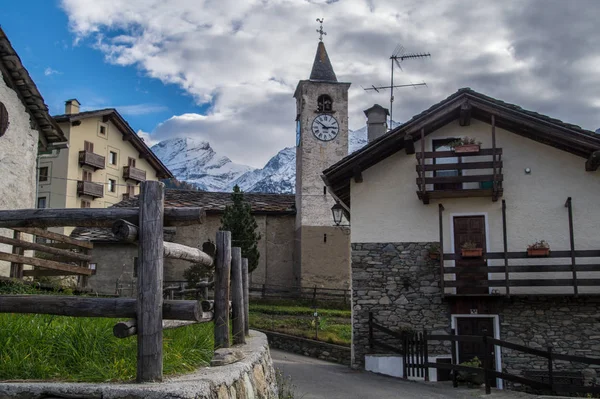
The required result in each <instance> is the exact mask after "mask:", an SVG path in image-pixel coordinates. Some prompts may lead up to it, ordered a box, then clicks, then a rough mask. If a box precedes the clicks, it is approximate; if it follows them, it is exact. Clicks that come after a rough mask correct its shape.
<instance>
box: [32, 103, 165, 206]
mask: <svg viewBox="0 0 600 399" xmlns="http://www.w3.org/2000/svg"><path fill="white" fill-rule="evenodd" d="M79 106H80V103H79V101H77V100H76V99H72V100H68V101H67V102H66V107H65V114H63V115H57V116H54V120H55V121H56V122H57V123H58V125H59V126H60V128H61V129H62V130H63V132H64V133H65V135H66V137H67V139H68V142H69V146H68V148H67V149H63V150H61V151H60V152H56V151H54V152H53V151H50V152H46V153H41V154H40V155H39V159H38V194H37V207H38V208H80V207H81V208H106V207H109V206H111V205H113V204H116V203H117V202H120V201H121V200H123V199H125V198H128V197H130V196H133V195H137V194H139V183H140V182H142V181H145V180H159V179H165V178H172V177H173V175H172V174H171V172H170V171H169V170H168V169H167V168H166V166H165V165H163V163H162V162H161V161H160V160H159V159H158V158H157V157H156V155H154V153H153V152H152V151H151V150H150V148H148V146H147V145H146V143H144V140H143V139H141V138H140V137H139V136H138V135H137V134H136V133H135V131H134V130H133V129H132V128H131V127H130V126H129V124H128V123H127V122H126V121H125V120H124V119H123V117H122V116H121V115H120V114H119V113H118V112H117V110H115V109H114V108H107V109H101V110H95V111H86V112H79Z"/></svg>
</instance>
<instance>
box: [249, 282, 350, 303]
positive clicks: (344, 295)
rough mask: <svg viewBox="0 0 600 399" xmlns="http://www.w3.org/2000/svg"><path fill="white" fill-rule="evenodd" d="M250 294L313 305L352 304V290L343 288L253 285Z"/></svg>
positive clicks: (256, 296) (257, 296)
mask: <svg viewBox="0 0 600 399" xmlns="http://www.w3.org/2000/svg"><path fill="white" fill-rule="evenodd" d="M249 290H250V294H251V295H252V296H253V297H255V298H274V299H275V298H277V299H303V300H310V301H312V302H313V303H315V302H317V301H324V302H340V303H344V304H349V303H350V290H349V289H341V288H322V287H317V286H316V285H315V286H313V287H290V286H284V285H274V284H251V285H250V289H249Z"/></svg>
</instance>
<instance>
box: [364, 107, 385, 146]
mask: <svg viewBox="0 0 600 399" xmlns="http://www.w3.org/2000/svg"><path fill="white" fill-rule="evenodd" d="M389 114H390V112H389V111H388V109H387V108H383V107H382V106H381V105H379V104H375V105H373V106H372V107H371V108H369V109H367V110H365V115H366V116H367V137H368V140H369V143H370V142H371V141H373V140H375V139H377V138H378V137H381V136H383V135H384V134H385V133H386V132H387V116H388V115H389Z"/></svg>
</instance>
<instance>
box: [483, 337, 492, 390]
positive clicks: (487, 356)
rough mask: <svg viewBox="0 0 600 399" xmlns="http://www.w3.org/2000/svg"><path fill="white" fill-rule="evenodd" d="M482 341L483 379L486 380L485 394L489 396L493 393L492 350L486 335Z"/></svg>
mask: <svg viewBox="0 0 600 399" xmlns="http://www.w3.org/2000/svg"><path fill="white" fill-rule="evenodd" d="M482 341H483V350H484V352H483V355H484V356H483V378H484V380H485V394H486V395H489V394H490V393H491V392H492V391H491V384H490V382H491V381H490V368H491V367H492V366H491V361H490V360H491V353H492V351H491V349H490V345H489V344H488V337H487V335H484V336H483V337H482Z"/></svg>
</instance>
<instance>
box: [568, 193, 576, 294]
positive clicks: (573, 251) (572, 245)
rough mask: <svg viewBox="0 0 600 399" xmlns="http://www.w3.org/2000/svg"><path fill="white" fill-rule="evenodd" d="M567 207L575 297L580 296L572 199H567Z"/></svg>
mask: <svg viewBox="0 0 600 399" xmlns="http://www.w3.org/2000/svg"><path fill="white" fill-rule="evenodd" d="M565 206H566V207H567V208H568V209H569V239H570V241H571V270H572V271H573V292H574V294H575V296H577V295H579V288H578V287H577V264H576V262H575V235H574V233H573V204H572V201H571V197H569V198H567V202H566V203H565Z"/></svg>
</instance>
